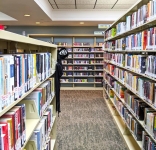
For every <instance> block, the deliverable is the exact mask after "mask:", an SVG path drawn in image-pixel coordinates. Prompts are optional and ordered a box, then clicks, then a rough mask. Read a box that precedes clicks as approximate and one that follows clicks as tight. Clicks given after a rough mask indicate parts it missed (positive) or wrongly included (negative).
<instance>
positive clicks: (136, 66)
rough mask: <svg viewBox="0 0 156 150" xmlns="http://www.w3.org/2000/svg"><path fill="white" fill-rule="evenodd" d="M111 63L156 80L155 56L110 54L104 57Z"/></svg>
mask: <svg viewBox="0 0 156 150" xmlns="http://www.w3.org/2000/svg"><path fill="white" fill-rule="evenodd" d="M104 57H105V58H106V59H109V60H110V61H111V62H112V63H115V64H117V65H119V66H122V67H125V68H128V69H131V70H132V71H135V72H137V73H142V74H146V75H148V76H150V77H153V78H156V66H155V63H156V56H155V55H135V54H110V53H107V54H105V56H104Z"/></svg>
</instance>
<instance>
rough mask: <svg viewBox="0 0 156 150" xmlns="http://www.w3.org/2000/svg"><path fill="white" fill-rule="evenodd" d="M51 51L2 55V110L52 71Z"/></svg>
mask: <svg viewBox="0 0 156 150" xmlns="http://www.w3.org/2000/svg"><path fill="white" fill-rule="evenodd" d="M51 69H52V56H51V53H40V54H18V55H1V56H0V70H1V71H0V88H1V90H0V110H2V109H4V108H5V107H7V106H8V105H10V104H11V103H13V101H14V100H17V99H18V98H20V97H21V96H22V95H24V94H25V93H26V92H27V91H29V90H30V89H31V88H32V87H34V85H35V84H37V83H38V82H40V81H43V80H44V79H46V78H47V77H48V76H49V75H50V74H51V73H52V72H51V71H52V70H51Z"/></svg>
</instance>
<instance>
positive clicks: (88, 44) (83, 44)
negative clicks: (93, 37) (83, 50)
mask: <svg viewBox="0 0 156 150" xmlns="http://www.w3.org/2000/svg"><path fill="white" fill-rule="evenodd" d="M73 46H90V43H88V42H86V43H85V42H84V43H80V42H75V43H73Z"/></svg>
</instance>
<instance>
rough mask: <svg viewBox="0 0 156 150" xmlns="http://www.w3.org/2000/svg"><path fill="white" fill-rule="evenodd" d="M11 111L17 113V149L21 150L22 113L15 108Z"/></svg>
mask: <svg viewBox="0 0 156 150" xmlns="http://www.w3.org/2000/svg"><path fill="white" fill-rule="evenodd" d="M10 111H11V112H15V141H16V143H15V149H16V150H19V149H20V148H21V122H20V120H21V118H20V116H21V111H20V108H18V107H14V108H12V109H11V110H10Z"/></svg>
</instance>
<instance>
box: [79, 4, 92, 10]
mask: <svg viewBox="0 0 156 150" xmlns="http://www.w3.org/2000/svg"><path fill="white" fill-rule="evenodd" d="M93 8H94V5H77V9H93Z"/></svg>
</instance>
